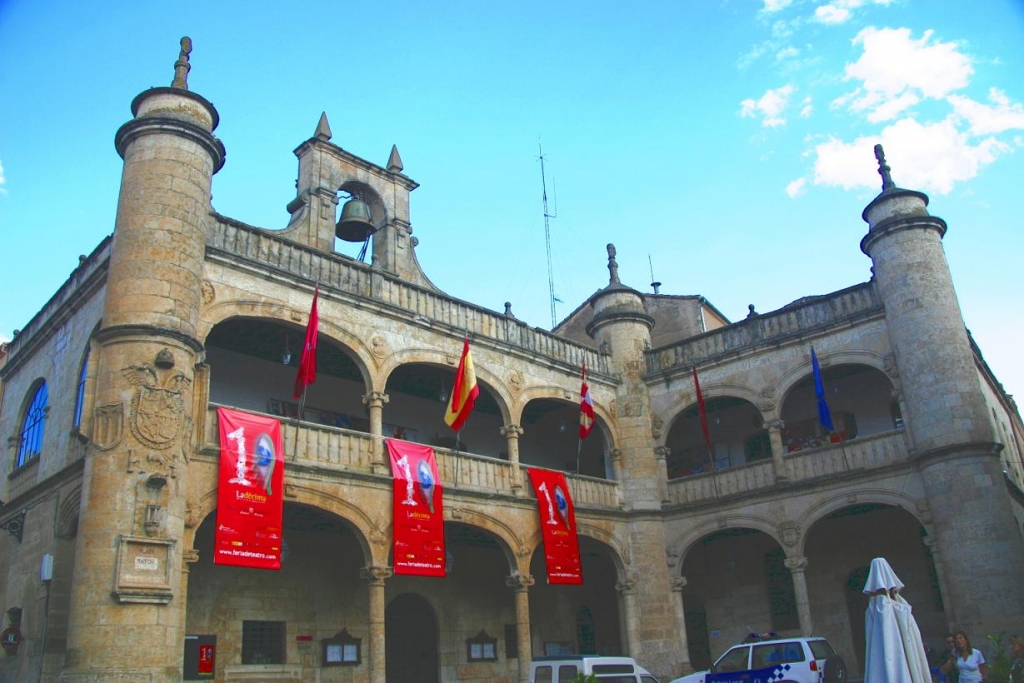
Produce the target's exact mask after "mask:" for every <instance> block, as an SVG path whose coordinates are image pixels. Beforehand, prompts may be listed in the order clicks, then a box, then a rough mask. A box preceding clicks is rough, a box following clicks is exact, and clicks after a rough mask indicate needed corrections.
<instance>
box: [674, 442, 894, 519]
mask: <svg viewBox="0 0 1024 683" xmlns="http://www.w3.org/2000/svg"><path fill="white" fill-rule="evenodd" d="M909 452H910V449H909V447H908V446H907V440H906V436H905V434H904V432H903V430H902V429H898V430H893V431H889V432H883V433H881V434H874V435H872V436H865V437H858V438H857V439H854V440H853V441H847V442H845V443H840V444H829V445H827V446H821V447H820V448H811V449H807V450H803V451H798V452H796V453H790V454H788V455H786V456H785V462H786V467H787V469H788V470H789V482H790V483H791V484H794V483H798V482H802V481H809V480H812V479H818V478H821V477H833V476H837V477H841V476H844V475H846V474H847V473H849V472H851V471H856V470H870V469H876V468H880V467H884V466H886V465H891V464H894V463H897V462H900V461H904V460H906V459H907V458H909ZM775 483H776V479H775V471H774V466H773V464H772V462H771V461H769V460H762V461H759V462H754V463H749V464H746V465H739V466H736V467H729V468H726V469H722V470H718V471H717V472H714V473H705V474H698V475H694V476H690V477H683V478H681V479H673V480H672V481H670V482H669V483H668V498H669V504H671V505H688V504H691V503H699V502H702V501H706V500H715V499H717V498H723V497H726V496H741V495H745V494H753V493H757V492H759V491H764V490H765V489H767V488H770V487H771V486H773V485H774V484H775Z"/></svg>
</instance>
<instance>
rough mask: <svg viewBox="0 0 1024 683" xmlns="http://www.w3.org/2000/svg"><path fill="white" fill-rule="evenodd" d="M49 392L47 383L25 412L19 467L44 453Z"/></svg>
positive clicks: (39, 390) (19, 449) (19, 448)
mask: <svg viewBox="0 0 1024 683" xmlns="http://www.w3.org/2000/svg"><path fill="white" fill-rule="evenodd" d="M48 399H49V391H48V390H47V388H46V382H43V383H42V384H40V385H39V388H38V389H36V393H35V396H33V397H32V402H31V403H30V404H29V406H28V410H26V411H25V420H24V421H23V422H22V423H21V445H20V446H19V447H18V467H21V466H22V465H24V464H25V463H27V462H28V461H29V460H31V459H32V458H38V457H39V454H40V453H41V452H42V451H43V427H44V426H45V421H46V411H47V408H48V405H47V404H48Z"/></svg>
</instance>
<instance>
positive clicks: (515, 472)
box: [500, 425, 523, 494]
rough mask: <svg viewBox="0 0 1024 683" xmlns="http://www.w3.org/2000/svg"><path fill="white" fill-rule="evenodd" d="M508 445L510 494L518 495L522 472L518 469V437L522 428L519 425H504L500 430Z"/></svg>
mask: <svg viewBox="0 0 1024 683" xmlns="http://www.w3.org/2000/svg"><path fill="white" fill-rule="evenodd" d="M500 432H501V435H502V436H503V437H505V441H506V442H507V444H508V462H509V465H510V466H511V467H512V493H513V494H518V493H519V492H520V491H522V488H523V472H522V470H520V469H519V437H520V436H522V435H523V428H522V427H520V426H519V425H505V426H504V427H502V428H501V430H500Z"/></svg>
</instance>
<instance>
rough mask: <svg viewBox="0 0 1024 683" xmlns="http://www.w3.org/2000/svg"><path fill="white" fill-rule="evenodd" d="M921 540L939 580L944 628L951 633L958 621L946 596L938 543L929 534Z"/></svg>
mask: <svg viewBox="0 0 1024 683" xmlns="http://www.w3.org/2000/svg"><path fill="white" fill-rule="evenodd" d="M921 540H922V541H924V547H925V549H926V550H927V551H928V556H929V557H930V558H931V561H932V564H933V565H934V566H935V576H936V578H938V580H939V592H940V593H941V594H942V606H943V607H944V608H945V613H946V629H947V630H948V631H949V632H950V633H952V632H953V629H954V628H955V626H956V624H958V623H959V622H958V621H957V618H956V609H955V605H953V603H952V601H950V600H949V599H948V598H947V597H946V596H947V595H949V593H948V591H949V589H948V588H947V584H946V573H945V571H944V570H943V568H942V562H941V561H940V558H939V544H938V541H937V540H936V538H935V537H934V536H931V535H929V536H925V537H924V538H923V539H921Z"/></svg>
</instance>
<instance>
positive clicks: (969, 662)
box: [942, 631, 988, 683]
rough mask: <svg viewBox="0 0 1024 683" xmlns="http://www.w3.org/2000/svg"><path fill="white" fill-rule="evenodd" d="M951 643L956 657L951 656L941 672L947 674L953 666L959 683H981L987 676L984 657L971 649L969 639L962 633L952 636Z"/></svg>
mask: <svg viewBox="0 0 1024 683" xmlns="http://www.w3.org/2000/svg"><path fill="white" fill-rule="evenodd" d="M953 642H954V644H955V645H956V649H955V650H954V652H955V653H956V656H955V657H953V656H952V655H951V656H950V658H949V661H948V662H946V663H945V664H943V665H942V672H943V673H949V671H951V670H952V668H953V667H954V666H955V667H956V668H957V670H958V671H959V672H960V683H981V682H982V680H984V678H985V676H986V675H988V669H987V667H986V666H985V655H983V654H982V653H981V650H976V649H974V648H973V647H971V639H970V638H968V637H967V634H966V633H965V632H963V631H957V632H955V633H954V634H953Z"/></svg>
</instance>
